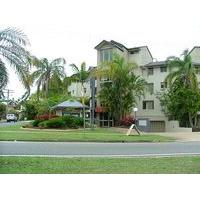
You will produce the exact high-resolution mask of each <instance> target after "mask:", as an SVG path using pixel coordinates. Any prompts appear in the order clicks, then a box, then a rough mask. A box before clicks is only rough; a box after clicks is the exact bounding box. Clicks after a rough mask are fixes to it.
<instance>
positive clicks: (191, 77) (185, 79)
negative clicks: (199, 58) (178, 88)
mask: <svg viewBox="0 0 200 200" xmlns="http://www.w3.org/2000/svg"><path fill="white" fill-rule="evenodd" d="M182 56H183V59H181V58H177V57H169V58H168V59H167V66H168V67H169V70H170V73H169V74H168V76H167V77H166V81H167V82H168V83H169V86H172V85H173V84H174V83H176V80H177V79H178V80H180V81H181V82H182V84H183V86H184V87H190V88H191V89H194V90H195V89H197V88H198V81H197V76H196V73H195V66H194V65H193V63H192V59H191V56H190V55H189V54H188V50H185V51H184V52H183V54H182Z"/></svg>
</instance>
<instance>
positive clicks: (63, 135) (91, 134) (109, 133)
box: [0, 125, 174, 142]
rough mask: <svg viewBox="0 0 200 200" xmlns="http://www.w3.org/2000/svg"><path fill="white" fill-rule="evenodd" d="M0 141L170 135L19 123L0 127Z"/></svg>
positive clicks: (107, 139)
mask: <svg viewBox="0 0 200 200" xmlns="http://www.w3.org/2000/svg"><path fill="white" fill-rule="evenodd" d="M0 140H1V141H14V140H17V141H58V142H168V141H173V140H174V139H173V138H171V137H166V136H160V135H152V134H145V135H141V136H139V135H137V134H136V135H132V136H126V135H125V134H124V133H121V132H117V131H115V130H113V129H112V128H107V129H106V128H96V129H94V130H91V129H86V130H85V131H84V130H71V131H49V130H28V129H22V128H20V126H19V125H15V126H10V127H0Z"/></svg>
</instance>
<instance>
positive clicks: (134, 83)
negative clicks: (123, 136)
mask: <svg viewBox="0 0 200 200" xmlns="http://www.w3.org/2000/svg"><path fill="white" fill-rule="evenodd" d="M136 67H137V66H136V64H134V63H132V64H131V63H126V62H125V60H124V58H123V57H120V56H119V55H115V56H114V59H113V61H112V62H110V63H105V64H104V65H103V66H102V67H101V68H100V67H99V70H98V72H97V75H98V76H100V78H101V77H103V78H105V77H107V78H109V80H110V81H107V82H103V83H102V84H101V90H100V92H99V97H100V101H101V104H102V105H103V107H105V108H106V109H107V111H108V112H109V113H110V115H111V116H112V117H113V118H114V120H115V122H116V124H119V122H120V120H121V119H122V118H124V117H125V116H126V115H127V114H130V113H131V108H132V107H133V106H134V105H135V104H136V103H137V99H138V98H140V97H141V96H142V95H143V94H144V89H145V84H146V82H145V80H144V79H142V78H141V77H139V76H136V75H135V74H134V69H135V68H136Z"/></svg>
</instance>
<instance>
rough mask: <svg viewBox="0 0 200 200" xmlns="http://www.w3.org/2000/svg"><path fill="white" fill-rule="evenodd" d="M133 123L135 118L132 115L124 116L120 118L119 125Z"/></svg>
mask: <svg viewBox="0 0 200 200" xmlns="http://www.w3.org/2000/svg"><path fill="white" fill-rule="evenodd" d="M133 123H135V119H134V117H133V116H126V117H124V118H123V119H122V120H120V125H122V126H131V124H133Z"/></svg>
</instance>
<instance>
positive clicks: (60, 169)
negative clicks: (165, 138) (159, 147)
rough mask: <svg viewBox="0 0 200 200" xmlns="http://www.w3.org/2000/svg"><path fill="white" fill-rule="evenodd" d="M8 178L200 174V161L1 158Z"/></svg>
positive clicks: (195, 158)
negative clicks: (30, 176)
mask: <svg viewBox="0 0 200 200" xmlns="http://www.w3.org/2000/svg"><path fill="white" fill-rule="evenodd" d="M0 173H1V174H4V173H7V174H12V173H13V174H14V173H18V174H20V173H21V174H24V173H28V174H31V173H33V174H38V173H42V174H80V173H81V174H128V173H129V174H131V173H132V174H135V173H137V174H145V173H148V174H155V173H159V174H174V173H179V174H189V173H192V174H199V173H200V157H199V156H190V157H189V156H188V157H187V156H186V157H166V158H50V157H0Z"/></svg>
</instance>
